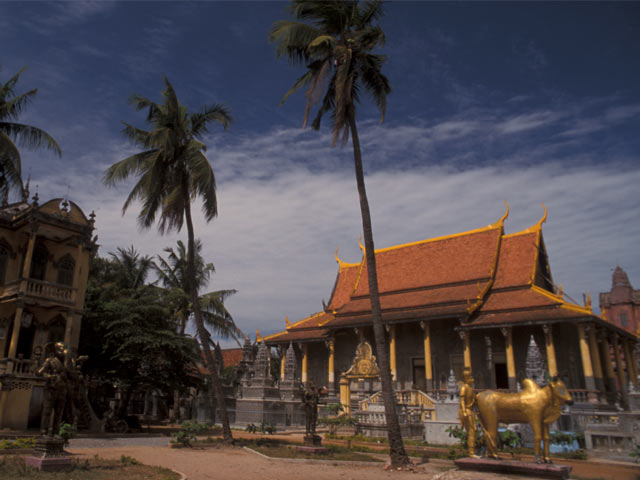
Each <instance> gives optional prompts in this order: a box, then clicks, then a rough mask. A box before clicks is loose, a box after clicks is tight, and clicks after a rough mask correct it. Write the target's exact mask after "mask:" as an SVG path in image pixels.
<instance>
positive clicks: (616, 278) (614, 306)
mask: <svg viewBox="0 0 640 480" xmlns="http://www.w3.org/2000/svg"><path fill="white" fill-rule="evenodd" d="M600 310H601V311H602V316H603V318H606V319H607V320H609V321H610V322H611V323H614V324H616V325H617V326H618V327H620V328H623V329H625V330H627V331H629V332H631V333H634V334H636V335H639V334H640V290H634V289H633V287H632V286H631V282H629V277H628V276H627V273H626V272H625V271H624V270H623V269H622V268H620V266H619V265H618V266H617V267H616V269H615V270H614V271H613V275H612V278H611V291H610V292H603V293H600Z"/></svg>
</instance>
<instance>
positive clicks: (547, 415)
mask: <svg viewBox="0 0 640 480" xmlns="http://www.w3.org/2000/svg"><path fill="white" fill-rule="evenodd" d="M565 403H566V404H568V405H571V404H573V400H572V398H571V395H570V394H569V392H568V391H567V387H566V386H565V384H564V383H563V382H562V380H559V379H558V377H554V378H553V379H552V380H551V382H550V383H548V384H547V385H545V386H544V387H539V386H538V385H536V383H535V382H534V381H533V380H531V379H530V378H526V379H524V380H523V381H522V391H521V392H518V393H503V392H495V391H493V390H485V391H483V392H480V393H478V395H477V405H478V413H479V417H480V424H481V425H482V429H483V430H484V437H485V445H486V448H487V456H489V457H493V458H498V455H497V444H498V423H499V422H501V423H529V424H530V425H531V428H532V429H533V440H534V442H533V447H534V452H535V459H536V463H542V460H541V459H540V441H541V440H543V439H544V462H545V463H551V459H550V458H549V424H550V423H552V422H555V421H556V420H557V419H558V417H559V416H560V414H561V411H562V406H563V405H564V404H565Z"/></svg>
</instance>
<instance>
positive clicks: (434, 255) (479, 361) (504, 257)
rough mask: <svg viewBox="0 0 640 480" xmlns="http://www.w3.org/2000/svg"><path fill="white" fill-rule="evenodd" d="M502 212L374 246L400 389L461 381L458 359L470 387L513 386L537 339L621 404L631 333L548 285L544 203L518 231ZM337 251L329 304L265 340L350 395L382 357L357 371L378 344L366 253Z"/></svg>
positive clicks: (555, 360)
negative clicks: (490, 219) (355, 257)
mask: <svg viewBox="0 0 640 480" xmlns="http://www.w3.org/2000/svg"><path fill="white" fill-rule="evenodd" d="M507 215H508V208H507V212H505V214H504V216H503V217H502V218H500V219H499V220H498V221H497V222H495V223H494V224H492V225H489V226H487V227H484V228H479V229H476V230H471V231H467V232H463V233H458V234H454V235H449V236H445V237H439V238H432V239H427V240H423V241H419V242H415V243H409V244H404V245H397V246H393V247H389V248H382V249H379V250H376V252H375V254H376V263H377V266H378V278H379V286H380V301H381V306H382V320H383V323H384V324H385V327H386V332H387V335H388V345H389V349H390V351H389V353H390V367H391V374H392V377H393V380H394V382H395V387H396V390H397V392H403V391H405V392H410V391H422V392H426V393H427V394H429V395H431V397H433V398H436V397H438V395H439V394H441V393H442V392H446V390H447V381H449V382H451V380H452V379H454V378H455V379H457V380H458V381H459V380H461V379H462V371H463V368H464V367H469V368H471V369H472V371H473V375H474V377H475V378H476V387H477V388H498V389H509V390H516V389H517V388H518V381H519V380H521V379H522V378H523V377H524V375H525V372H526V369H527V351H528V350H530V349H531V345H532V344H531V342H533V346H537V347H538V348H537V350H539V351H540V353H541V356H542V357H543V358H542V361H543V362H544V365H545V369H546V370H547V371H548V373H549V374H550V375H551V376H555V375H560V376H561V377H562V378H563V379H564V381H565V383H566V384H567V385H568V387H569V388H570V389H571V390H572V393H573V395H574V398H575V400H576V401H577V402H578V403H582V404H585V405H586V404H588V403H591V404H594V405H595V404H604V403H606V402H611V403H613V402H616V401H622V402H624V398H623V395H624V394H625V387H626V385H627V384H628V382H629V381H630V380H631V381H632V382H633V383H634V384H635V382H636V381H637V373H638V372H637V371H635V369H636V366H635V364H634V362H626V359H627V358H630V357H629V356H630V355H631V352H632V349H633V347H634V346H635V342H636V336H635V335H634V333H633V332H632V331H630V330H629V329H626V328H621V327H620V326H619V325H617V324H615V323H611V322H609V321H607V320H606V319H604V318H603V317H601V316H599V315H596V314H595V313H594V312H593V311H592V308H591V299H590V297H589V296H588V295H587V296H586V300H585V304H584V305H577V304H575V303H572V302H570V301H568V300H567V299H566V297H565V296H564V295H563V292H562V288H561V286H559V285H557V284H555V283H554V281H553V278H552V275H551V270H550V267H549V260H548V257H547V251H546V248H545V243H544V239H543V234H542V224H543V223H544V221H545V220H546V215H547V213H546V208H545V213H544V216H543V217H542V218H541V219H540V221H539V222H538V223H536V224H535V225H533V226H532V227H530V228H528V229H526V230H523V231H521V232H517V233H511V234H505V232H504V222H505V220H506V218H507ZM361 248H362V250H363V252H364V247H362V245H361ZM336 261H337V262H338V274H337V277H336V281H335V284H334V287H333V291H332V294H331V298H330V301H329V303H328V305H326V307H325V308H324V310H323V311H321V312H319V313H315V314H313V315H310V316H308V317H306V318H304V319H302V320H300V321H298V322H296V323H289V321H288V320H287V321H286V330H284V331H282V332H279V333H276V334H273V335H269V336H267V337H265V338H264V342H265V343H266V344H267V345H270V346H273V347H278V348H279V349H280V351H281V357H282V358H283V360H284V359H285V358H286V355H287V353H286V352H287V349H288V348H289V346H293V349H292V350H290V351H295V354H296V358H297V360H298V361H297V364H298V370H299V375H300V380H301V381H302V382H307V381H313V382H314V383H315V384H316V385H327V386H328V388H329V390H330V392H331V394H333V395H335V396H336V397H337V398H339V399H340V401H341V402H342V403H343V404H345V405H349V404H352V403H353V401H354V399H360V400H362V399H364V398H367V395H371V394H373V393H375V392H376V391H377V390H379V388H380V386H379V381H378V377H377V374H376V372H375V368H377V367H375V366H374V367H375V368H373V367H372V368H370V369H369V370H370V371H369V370H367V372H364V370H363V371H362V372H359V370H361V369H360V367H358V366H357V365H359V363H358V362H356V361H354V359H355V358H356V357H357V356H358V355H360V356H362V352H366V351H367V349H369V350H370V347H369V345H371V346H372V345H375V342H374V341H373V331H372V327H371V323H372V320H371V310H370V302H369V286H368V281H367V265H366V262H365V260H364V255H363V258H362V260H361V261H359V262H355V263H346V262H344V261H342V260H341V259H339V258H338V256H337V253H336ZM364 345H366V347H365V346H364ZM609 352H612V353H614V355H609ZM371 353H372V355H375V351H373V352H371ZM358 358H359V357H358ZM370 358H374V357H373V356H370ZM359 362H360V363H362V365H364V366H366V365H369V363H370V361H369V360H367V359H365V361H363V360H362V359H360V360H359ZM367 362H369V363H367ZM283 363H284V362H283ZM627 365H628V366H627ZM617 366H620V368H617ZM363 368H364V367H363ZM347 397H348V398H347Z"/></svg>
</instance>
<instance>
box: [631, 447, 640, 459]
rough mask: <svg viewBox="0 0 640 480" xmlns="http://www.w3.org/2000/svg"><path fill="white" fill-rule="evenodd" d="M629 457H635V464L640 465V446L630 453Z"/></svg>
mask: <svg viewBox="0 0 640 480" xmlns="http://www.w3.org/2000/svg"><path fill="white" fill-rule="evenodd" d="M629 456H630V457H633V458H634V459H635V462H636V463H638V461H640V445H636V446H635V447H634V448H633V450H631V452H630V453H629Z"/></svg>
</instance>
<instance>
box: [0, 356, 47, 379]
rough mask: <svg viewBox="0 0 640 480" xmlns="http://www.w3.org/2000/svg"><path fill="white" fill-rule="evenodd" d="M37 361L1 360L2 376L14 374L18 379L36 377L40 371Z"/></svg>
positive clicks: (20, 359) (22, 359)
mask: <svg viewBox="0 0 640 480" xmlns="http://www.w3.org/2000/svg"><path fill="white" fill-rule="evenodd" d="M38 367H39V365H38V362H37V361H36V360H31V359H24V358H6V357H5V358H0V374H12V375H14V376H17V377H35V376H36V371H37V370H38Z"/></svg>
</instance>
